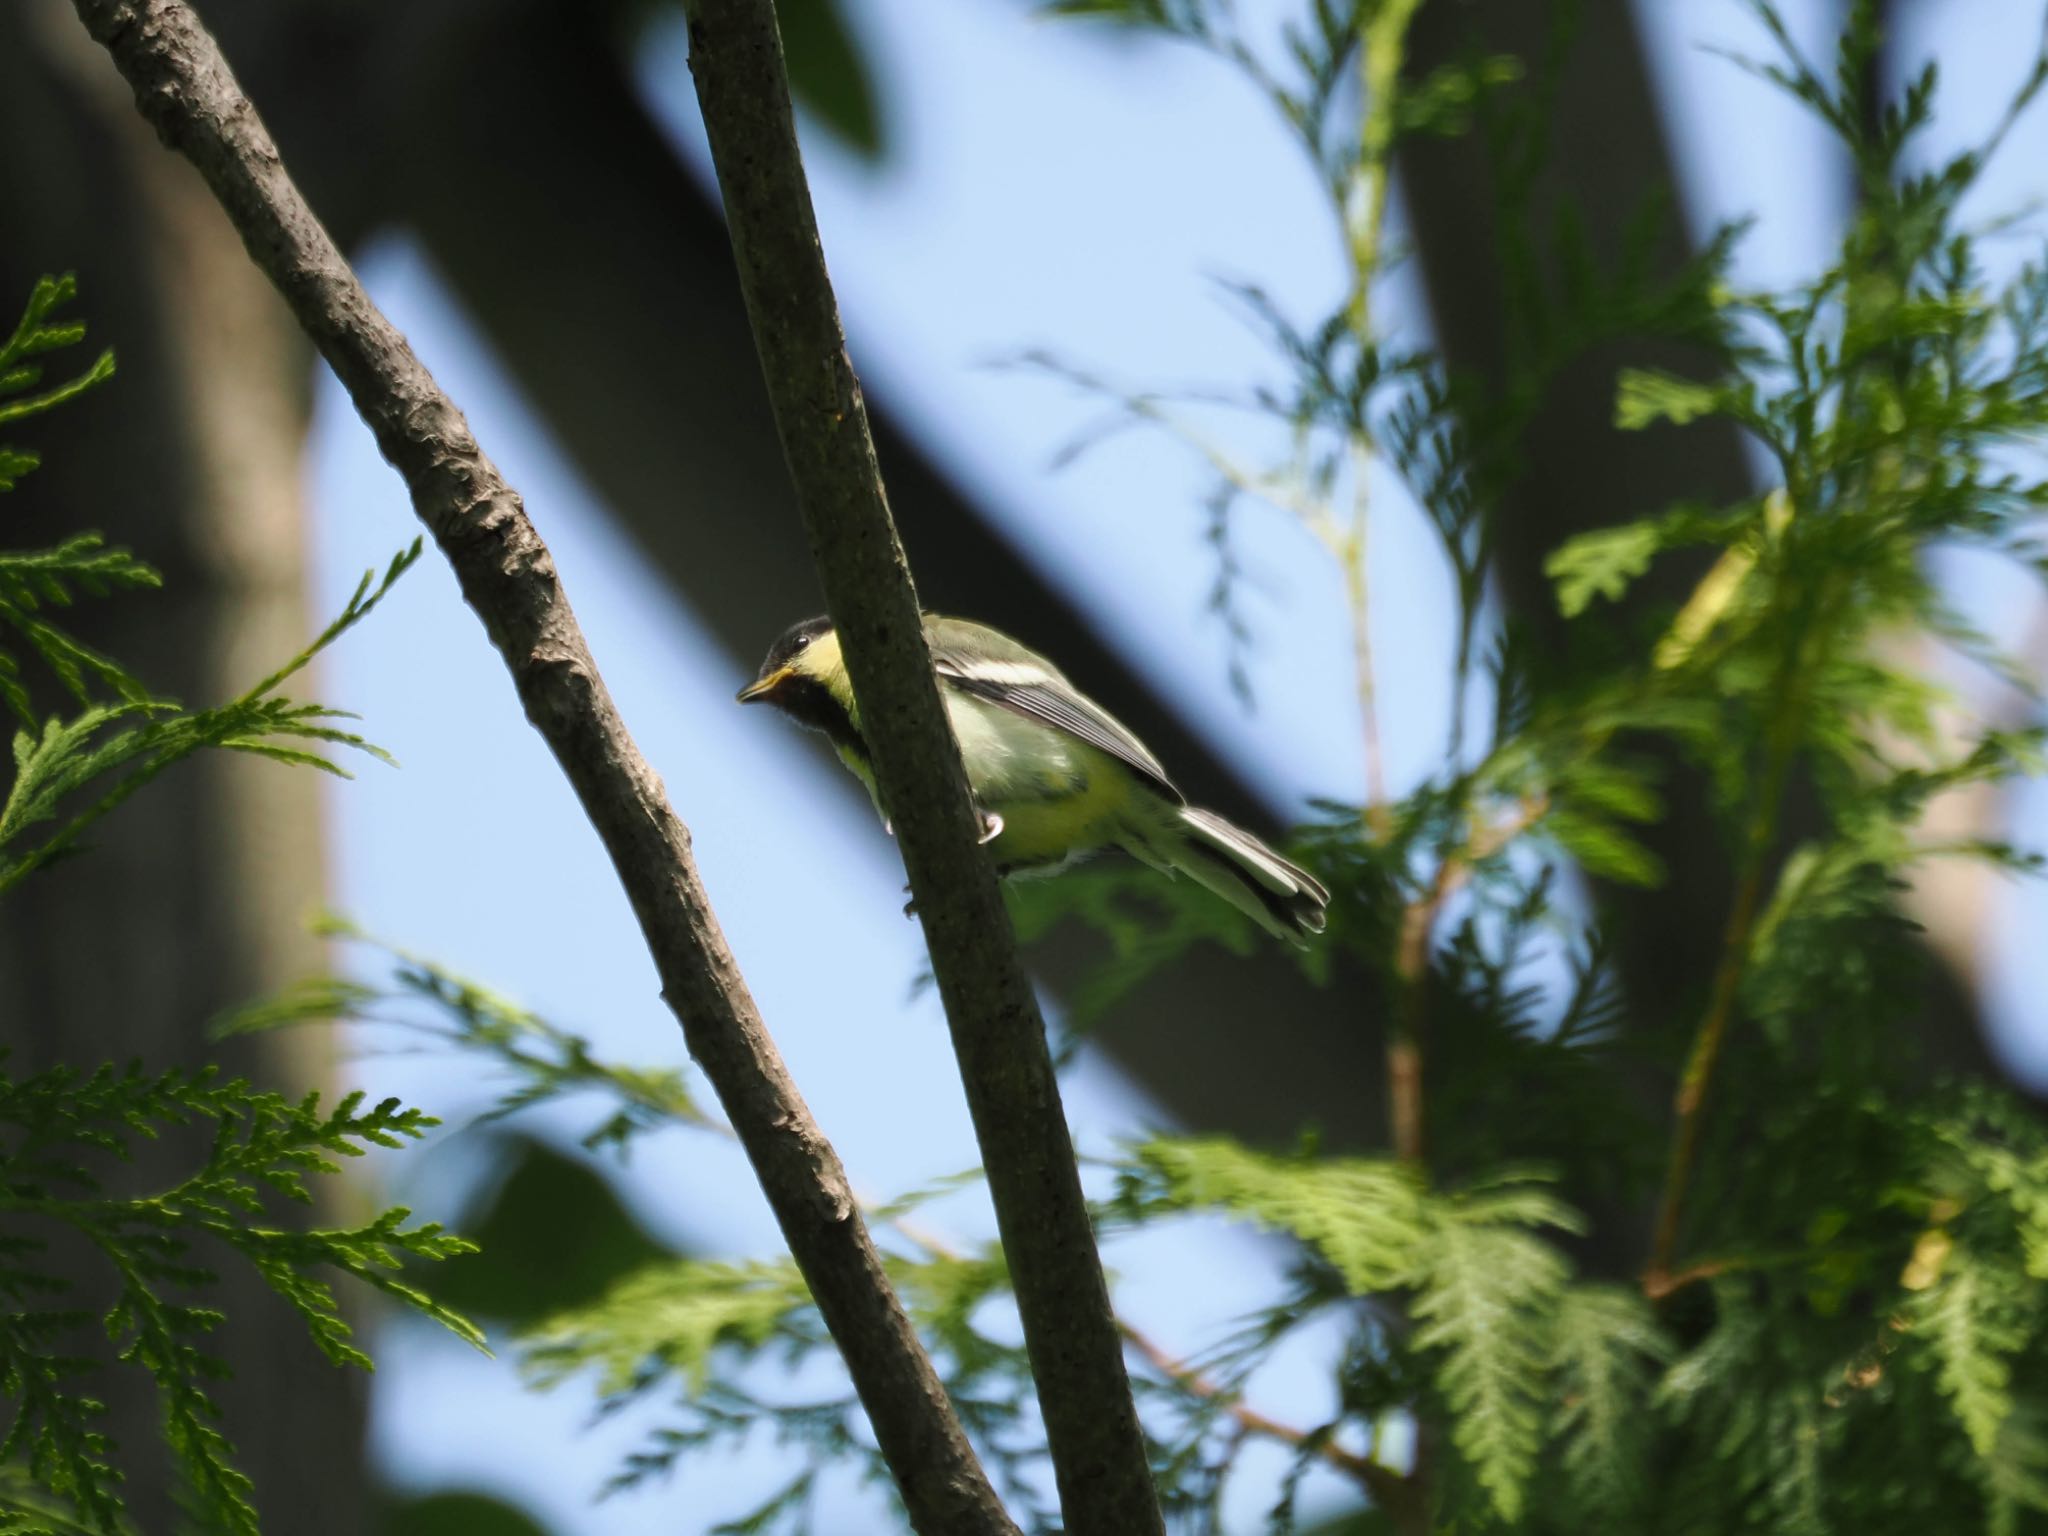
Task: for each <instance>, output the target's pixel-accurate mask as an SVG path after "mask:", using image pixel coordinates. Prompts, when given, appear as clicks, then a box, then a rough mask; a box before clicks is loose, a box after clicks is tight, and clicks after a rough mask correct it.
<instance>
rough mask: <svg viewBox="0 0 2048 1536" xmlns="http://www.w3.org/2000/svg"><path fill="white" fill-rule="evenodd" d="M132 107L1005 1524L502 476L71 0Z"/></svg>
mask: <svg viewBox="0 0 2048 1536" xmlns="http://www.w3.org/2000/svg"><path fill="white" fill-rule="evenodd" d="M74 4H75V7H76V9H77V11H78V14H79V17H80V19H81V20H82V21H84V23H85V25H86V27H87V29H88V30H89V31H90V32H91V33H92V35H93V37H94V38H95V39H97V40H98V41H99V42H100V43H101V44H102V45H104V46H105V47H106V49H107V50H108V52H109V53H111V54H112V55H113V58H114V62H115V64H116V66H117V67H118V68H119V69H120V71H121V73H122V75H123V76H124V77H125V78H126V79H127V81H128V84H129V85H130V87H131V88H132V89H133V90H134V92H135V99H136V104H137V106H138V107H139V108H140V110H141V112H142V114H143V116H144V117H145V118H147V119H148V120H149V122H150V123H151V124H152V125H153V126H154V127H155V128H156V131H157V133H158V135H159V136H160V137H161V138H162V139H163V140H164V142H165V143H166V144H168V145H169V146H170V147H171V148H173V149H175V150H178V151H179V152H180V153H182V154H183V155H185V156H186V158H188V159H189V160H191V162H192V163H193V164H194V165H195V166H196V167H197V168H198V169H199V171H200V173H201V175H203V176H204V177H205V179H206V181H207V184H208V185H209V186H210V187H211V188H212V189H213V192H214V195H215V196H216V197H217V198H218V199H219V201H220V203H221V206H222V207H223V208H224V209H225V210H226V212H227V214H228V217H229V219H230V220H231V221H232V222H233V224H234V226H235V228H236V230H237V231H238V232H239V233H240V235H241V237H242V240H243V243H244V244H245V245H246V246H247V247H248V250H249V254H250V255H251V256H252V257H253V258H254V260H255V262H256V264H257V266H258V267H260V268H261V269H262V270H263V272H264V273H265V275H267V276H268V277H269V278H270V280H271V281H272V282H273V283H274V284H276V286H277V288H278V290H279V291H280V292H281V293H282V294H283V295H284V297H285V300H286V302H287V303H288V304H289V305H290V307H291V310H292V313H293V315H294V316H295V317H296V318H297V320H298V322H299V324H300V325H301V326H303V327H304V329H305V330H306V332H307V334H308V335H309V336H310V337H311V338H312V339H313V342H314V344H315V345H316V346H317V347H318V348H319V349H320V352H321V355H322V356H324V357H325V358H326V359H327V362H328V364H329V365H330V366H331V367H332V368H333V369H334V372H335V375H336V376H337V377H338V378H339V379H340V380H341V382H342V384H343V386H344V387H345V388H346V389H347V390H348V392H349V397H350V399H351V400H353V401H354V403H355V407H356V409H357V411H359V412H360V413H361V414H362V417H363V419H364V421H365V422H367V423H368V425H369V427H370V429H371V431H372V432H373V433H374V434H375V436H376V439H377V445H378V447H379V449H380V450H381V451H382V452H383V454H384V457H385V458H386V459H387V460H388V461H389V462H390V463H391V465H392V466H393V468H395V469H397V471H398V472H399V474H400V475H401V476H402V477H403V478H404V480H405V483H406V487H407V489H408V490H409V491H410V492H411V495H412V502H413V507H414V510H415V511H416V512H417V513H418V515H419V517H420V520H421V522H423V523H424V524H425V525H426V526H427V529H428V530H429V531H430V532H431V533H432V534H433V536H434V539H435V542H436V543H437V544H439V546H440V548H441V550H442V553H443V554H445V555H446V556H447V558H448V562H449V564H450V565H451V566H452V567H453V568H454V570H455V574H456V577H457V579H458V580H459V581H460V583H461V586H462V592H463V596H464V597H465V598H466V599H467V600H468V602H469V604H470V606H471V607H472V608H474V609H475V610H476V612H477V614H478V616H479V617H480V618H481V619H482V620H483V622H484V627H485V629H486V630H488V631H489V633H490V637H491V641H492V643H493V644H494V645H495V646H496V647H497V649H498V651H499V654H500V655H502V656H503V657H504V660H505V665H506V667H507V669H508V670H509V671H510V672H511V673H512V678H513V682H514V684H515V685H516V687H517V689H518V692H519V697H520V701H521V703H522V704H523V705H524V706H525V710H526V715H527V718H528V719H529V720H530V721H531V722H532V723H533V726H534V728H535V729H536V730H538V731H539V732H540V734H541V736H542V738H543V739H544V740H545V741H546V742H547V744H548V747H549V749H550V750H551V751H552V752H553V753H554V755H555V760H556V761H557V762H558V763H560V764H561V767H562V771H563V773H564V774H566V775H567V777H568V779H569V782H570V784H571V785H572V786H573V788H574V789H575V792H576V796H577V799H578V800H579V802H580V803H581V804H582V806H583V809H584V811H585V813H586V814H587V815H588V816H589V817H590V820H591V824H592V825H593V826H594V827H595V828H596V830H597V833H598V836H599V837H600V838H601V839H602V841H603V842H604V845H605V849H606V852H607V853H609V854H610V856H611V860H612V865H613V867H614V869H615V870H616V871H617V872H618V876H619V880H620V883H621V884H622V885H623V886H624V887H625V890H626V893H627V895H628V897H629V898H630V900H631V901H632V904H633V910H634V914H635V916H636V917H637V918H638V919H639V922H640V928H641V932H642V934H643V935H644V936H645V938H646V941H647V946H648V949H649V950H650V951H651V953H652V955H653V958H654V962H655V967H656V970H657V971H658V973H659V974H660V976H661V981H662V992H663V996H664V997H665V998H666V1000H667V1001H668V1004H669V1006H670V1007H671V1008H672V1009H673V1010H674V1011H675V1013H676V1016H677V1018H678V1019H679V1020H680V1021H681V1024H682V1027H683V1033H684V1036H685V1038H686V1039H687V1041H688V1043H689V1047H690V1053H691V1055H692V1056H694V1057H695V1058H696V1060H697V1062H698V1063H699V1065H701V1066H702V1067H703V1069H704V1073H705V1075H706V1076H707V1077H708V1078H709V1079H710V1080H711V1082H712V1084H713V1086H714V1087H715V1088H716V1089H717V1091H718V1095H719V1099H720V1101H721V1103H722V1104H723V1105H724V1107H725V1111H726V1114H727V1115H728V1116H729V1117H730V1118H731V1121H732V1124H733V1127H734V1129H735V1130H736V1131H737V1132H738V1133H739V1136H740V1140H741V1141H742V1142H743V1143H744V1144H745V1147H746V1150H747V1155H748V1157H749V1158H750V1159H751V1160H752V1162H753V1165H754V1170H755V1173H756V1175H757V1176H758V1177H759V1179H760V1181H761V1186H762V1189H763V1190H764V1191H765V1192H766V1194H767V1196H768V1200H769V1203H770V1204H771V1205H772V1206H773V1207H774V1210H775V1215H776V1219H777V1221H778V1222H779V1223H780V1225H781V1227H782V1232H783V1236H784V1238H785V1239H786V1240H787V1242H788V1243H789V1247H790V1252H791V1253H792V1254H793V1255H794V1256H795V1258H796V1261H797V1264H798V1266H799V1267H800V1268H801V1270H802V1271H803V1275H804V1279H805V1282H806V1283H807V1284H808V1285H809V1287H810V1290H811V1294H812V1296H813V1297H814V1298H815V1299H816V1301H817V1303H818V1307H819V1310H820V1312H821V1313H822V1314H823V1315H824V1317H825V1320H826V1322H827V1324H828V1325H829V1326H830V1327H831V1330H832V1334H833V1337H834V1339H835V1340H836V1341H837V1342H838V1345H839V1348H840V1350H841V1352H842V1353H843V1354H844V1356H845V1358H846V1363H847V1368H848V1370H849V1372H850V1373H851V1375H852V1377H853V1381H854V1384H855V1387H856V1388H857V1390H858V1391H859V1393H860V1398H861V1402H862V1405H863V1406H864V1407H865V1408H866V1410H867V1413H868V1416H869V1419H870V1420H871V1422H872V1423H873V1425H874V1429H875V1436H876V1439H877V1441H878V1442H879V1444H880V1446H881V1448H882V1452H883V1454H884V1456H885V1457H886V1458H887V1459H888V1462H889V1466H890V1470H891V1471H892V1472H893V1473H894V1474H895V1477H896V1480H897V1484H898V1486H899V1487H900V1489H901V1491H902V1494H903V1500H904V1504H905V1506H906V1508H907V1509H908V1511H909V1513H910V1517H911V1522H912V1524H913V1525H914V1526H915V1527H916V1529H917V1530H918V1531H919V1532H921V1533H925V1536H934V1533H939V1532H945V1533H949V1536H950V1533H954V1532H963V1533H965V1532H973V1533H989V1536H1016V1527H1015V1525H1013V1524H1012V1523H1011V1521H1010V1519H1009V1517H1008V1516H1007V1515H1006V1514H1004V1512H1003V1509H1002V1506H1001V1503H1000V1501H999V1500H998V1499H997V1497H996V1494H995V1492H994V1490H993V1489H992V1488H991V1487H990V1485H989V1482H988V1479H987V1477H986V1476H985V1475H984V1473H983V1472H982V1469H981V1467H980V1465H979V1463H978V1461H977V1460H976V1458H975V1455H974V1452H973V1449H972V1448H971V1447H970V1446H969V1444H968V1442H967V1438H966V1435H965V1433H964V1432H963V1430H962V1429H961V1426H960V1422H959V1420H958V1418H957V1417H956V1416H955V1415H954V1413H953V1411H952V1408H951V1405H950V1404H949V1403H948V1401H947V1398H946V1393H945V1389H944V1387H943V1385H942V1384H941V1383H940V1381H939V1379H938V1376H937V1374H936V1373H935V1372H934V1371H933V1369H932V1366H931V1362H930V1361H929V1360H928V1359H927V1358H926V1356H925V1354H924V1351H923V1348H922V1346H921V1345H920V1344H919V1342H918V1339H917V1336H916V1333H915V1332H914V1331H913V1329H912V1327H911V1324H910V1321H909V1319H908V1317H907V1316H906V1315H905V1313H904V1311H903V1307H902V1304H901V1303H900V1302H899V1301H898V1300H897V1298H896V1296H895V1293H894V1292H893V1291H892V1290H891V1289H890V1287H889V1284H888V1281H887V1279H886V1277H885V1275H884V1273H883V1269H882V1264H881V1260H880V1257H879V1255H878V1254H877V1253H876V1251H875V1247H874V1244H873V1242H872V1240H871V1239H870V1237H869V1235H868V1232H867V1229H866V1227H865V1225H864V1224H863V1223H862V1221H861V1219H860V1215H859V1212H858V1208H857V1206H856V1202H855V1200H854V1196H853V1192H852V1190H851V1189H850V1188H849V1187H848V1184H847V1179H846V1173H845V1170H844V1169H843V1168H842V1167H841V1166H840V1163H839V1159H838V1157H837V1156H836V1154H834V1152H833V1150H832V1148H831V1146H830V1145H829V1144H828V1143H827V1142H826V1140H825V1138H824V1135H823V1133H822V1132H821V1131H820V1130H819V1129H818V1126H817V1124H816V1122H815V1121H813V1120H812V1118H811V1115H810V1111H809V1109H808V1108H807V1107H806V1106H805V1104H804V1102H803V1100H802V1098H801V1097H800V1096H799V1095H798V1093H797V1090H796V1086H795V1084H794V1083H793V1082H792V1081H791V1080H790V1077H789V1074H788V1072H787V1070H786V1069H785V1068H784V1066H783V1064H782V1060H781V1058H780V1056H779V1055H778V1054H777V1053H776V1050H775V1046H774V1043H773V1041H772V1040H770V1038H769V1036H768V1032H767V1030H766V1028H765V1027H764V1026H763V1024H762V1022H761V1018H760V1014H759V1012H758V1011H757V1010H756V1008H755V1006H754V1002H753V999H752V998H751V997H750V996H749V995H748V993H747V990H746V986H745V984H744V982H743V981H742V980H741V978H740V974H739V968H738V966H737V965H736V964H735V963H734V961H733V958H732V954H731V952H730V951H729V950H728V949H727V948H726V944H725V938H724V935H723V934H722V933H720V931H719V928H718V923H717V920H716V918H715V917H714V916H713V915H712V911H711V905H710V901H709V899H708V898H707V896H706V895H705V892H704V888H703V885H702V883H701V882H700V880H699V879H698V876H697V869H696V865H695V862H694V860H693V859H692V857H691V854H690V839H689V832H688V831H687V829H686V828H685V827H684V826H683V824H682V822H681V821H680V820H678V819H677V817H676V815H675V813H674V811H673V810H671V809H670V807H669V805H668V802H667V799H666V796H665V794H664V792H663V790H662V787H661V783H660V780H659V779H657V778H656V777H655V775H654V772H653V770H652V769H650V768H649V767H648V765H647V763H646V761H645V760H644V759H643V758H642V757H641V756H640V753H639V750H638V748H636V747H635V746H634V744H633V740H632V738H631V737H630V736H629V735H628V734H627V731H626V726H625V722H624V721H623V720H621V719H620V717H619V714H618V711H617V709H616V708H615V707H614V706H613V704H612V700H611V696H610V694H609V693H608V692H607V691H606V689H605V686H604V682H603V679H602V678H600V677H599V675H598V671H597V665H596V663H595V662H594V661H593V660H592V658H591V655H590V650H589V647H588V646H587V645H586V644H585V642H584V639H583V634H582V631H581V629H580V628H579V627H578V626H577V623H576V619H575V615H574V614H573V613H571V611H570V608H569V603H568V598H567V596H566V595H565V594H564V592H563V590H562V586H561V582H560V579H559V577H558V576H557V574H556V572H555V567H554V561H553V559H552V557H551V556H550V555H549V553H548V550H547V547H546V545H545V544H543V543H542V542H541V539H540V536H539V534H537V533H536V532H535V531H534V528H533V525H532V524H531V523H530V522H528V521H527V518H526V513H525V510H524V508H523V506H522V504H521V502H520V500H519V497H518V495H517V494H516V493H515V492H514V491H513V490H512V488H511V487H510V486H509V485H507V484H506V483H505V481H504V479H503V477H502V476H500V475H499V473H498V471H497V469H496V467H495V466H494V465H493V464H492V463H491V461H490V460H489V459H487V458H486V457H485V456H484V455H483V453H482V451H481V450H480V449H479V448H478V447H477V444H476V441H475V439H474V438H473V437H472V436H471V435H470V431H469V427H468V424H467V423H466V422H465V421H464V420H463V418H462V413H461V412H460V411H459V410H457V409H456V407H455V404H454V403H453V402H452V401H451V400H449V398H448V397H447V396H446V395H445V394H443V393H442V392H441V390H440V388H439V386H437V385H436V384H435V383H434V380H433V378H432V377H431V376H430V375H429V374H428V372H427V370H426V369H425V368H424V367H422V366H421V364H420V362H419V359H418V358H416V357H415V356H414V355H413V353H412V349H411V348H410V347H408V346H407V345H406V342H405V339H404V337H402V336H401V335H399V333H398V332H397V330H396V329H394V328H393V327H392V325H391V323H390V322H389V321H388V320H386V319H385V318H384V316H383V315H382V314H381V313H380V312H379V311H378V310H377V308H376V306H375V305H373V304H372V303H371V302H370V298H369V296H368V295H367V294H366V293H365V292H364V291H363V288H362V285H361V284H360V283H359V282H358V281H357V280H356V277H355V274H354V272H352V271H351V270H350V268H349V266H348V263H347V262H346V261H345V260H344V259H343V257H342V255H341V253H340V251H339V250H337V249H336V248H335V245H334V242H333V241H332V240H331V239H330V238H329V237H328V234H327V232H326V231H325V230H324V229H323V228H322V227H321V225H320V223H319V221H318V220H317V219H316V218H315V217H314V215H313V212H312V210H311V209H310V208H309V207H308V206H307V205H306V202H305V200H304V198H303V197H301V196H300V194H299V191H298V189H297V188H296V187H295V186H294V185H293V183H292V181H291V178H290V177H289V175H287V174H286V172H285V169H284V166H283V164H282V162H281V160H280V159H279V156H278V152H277V148H276V146H275V144H274V143H273V142H272V141H271V138H270V135H269V133H268V132H267V131H266V129H265V128H264V126H263V124H262V122H261V120H260V119H259V118H258V117H257V115H256V111H255V108H254V107H253V106H252V105H251V104H250V102H249V100H248V98H247V97H246V96H245V95H243V93H242V90H241V87H240V86H239V85H238V84H237V83H236V81H235V79H234V76H233V75H232V74H231V73H230V72H229V70H228V67H227V63H226V61H225V60H224V59H223V58H222V57H221V54H220V50H219V48H218V47H217V46H216V45H215V43H214V41H213V39H212V37H211V36H209V35H208V34H207V32H206V30H205V29H204V27H202V26H201V25H200V23H199V21H198V19H197V18H196V17H195V16H194V15H193V14H192V12H191V10H190V9H189V7H188V6H187V5H186V4H184V0H74Z"/></svg>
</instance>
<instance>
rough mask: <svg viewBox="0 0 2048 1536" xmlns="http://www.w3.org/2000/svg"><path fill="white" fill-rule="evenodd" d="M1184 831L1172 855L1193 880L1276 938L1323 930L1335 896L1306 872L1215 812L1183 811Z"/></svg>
mask: <svg viewBox="0 0 2048 1536" xmlns="http://www.w3.org/2000/svg"><path fill="white" fill-rule="evenodd" d="M1179 830H1180V832H1181V837H1180V839H1179V841H1178V845H1177V846H1176V847H1175V848H1174V849H1173V850H1172V853H1171V855H1170V857H1171V859H1172V863H1173V866H1174V867H1175V868H1176V869H1178V870H1180V871H1182V872H1183V873H1185V874H1186V875H1187V876H1188V877H1189V878H1190V879H1192V880H1194V881H1196V882H1197V883H1198V884H1201V885H1205V886H1207V887H1208V888H1209V889H1210V890H1212V891H1214V892H1215V893H1216V894H1217V895H1218V896H1221V897H1222V898H1223V899H1224V900H1225V901H1227V902H1229V903H1230V904H1231V905H1232V906H1233V907H1236V908H1237V909H1238V910H1239V911H1241V912H1243V913H1245V914H1246V915H1247V916H1249V917H1250V918H1251V919H1252V921H1253V922H1255V923H1257V924H1258V925H1259V926H1260V927H1262V928H1264V929H1265V930H1266V931H1267V932H1269V933H1271V934H1273V935H1274V936H1275V937H1276V938H1282V939H1287V940H1290V941H1292V942H1293V943H1296V944H1300V943H1304V942H1306V941H1307V939H1308V936H1309V935H1310V934H1312V933H1321V932H1322V931H1323V924H1324V921H1325V919H1324V916H1323V909H1324V908H1325V907H1327V906H1329V904H1330V893H1329V892H1328V891H1327V890H1325V889H1324V888H1323V885H1322V882H1321V881H1319V880H1317V879H1316V877H1315V876H1314V875H1312V874H1310V873H1309V872H1308V871H1307V870H1305V869H1303V868H1301V867H1300V866H1299V865H1296V864H1292V863H1290V862H1288V861H1287V860H1286V859H1283V858H1281V857H1280V855H1279V854H1277V853H1275V852H1274V851H1273V850H1272V849H1270V848H1268V847H1267V846H1266V845H1265V844H1264V843H1262V842H1260V841H1259V840H1258V839H1257V838H1256V837H1253V836H1252V835H1251V833H1249V832H1246V831H1244V830H1243V829H1242V828H1239V827H1233V826H1232V825H1231V824H1230V823H1229V822H1227V821H1225V820H1224V819H1223V818H1222V817H1221V816H1218V815H1216V814H1215V813H1214V812H1213V811H1198V810H1196V809H1194V808H1193V807H1192V806H1184V807H1181V808H1180V828H1179Z"/></svg>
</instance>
